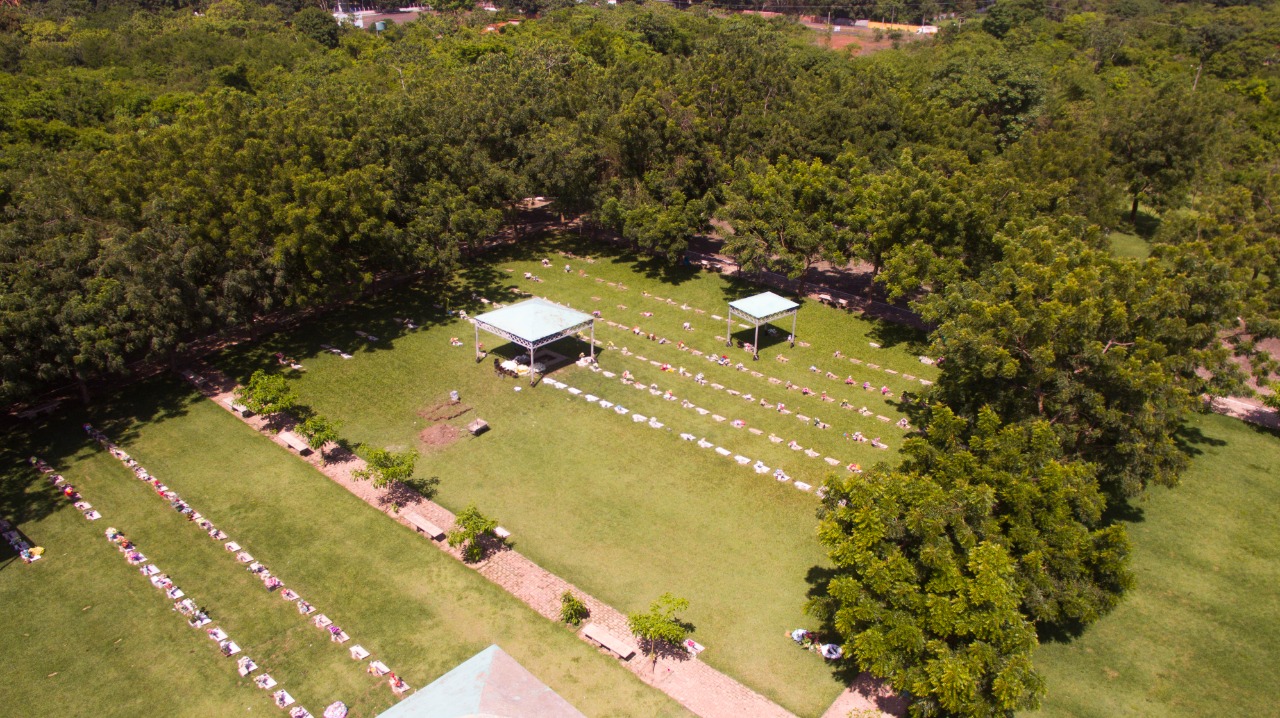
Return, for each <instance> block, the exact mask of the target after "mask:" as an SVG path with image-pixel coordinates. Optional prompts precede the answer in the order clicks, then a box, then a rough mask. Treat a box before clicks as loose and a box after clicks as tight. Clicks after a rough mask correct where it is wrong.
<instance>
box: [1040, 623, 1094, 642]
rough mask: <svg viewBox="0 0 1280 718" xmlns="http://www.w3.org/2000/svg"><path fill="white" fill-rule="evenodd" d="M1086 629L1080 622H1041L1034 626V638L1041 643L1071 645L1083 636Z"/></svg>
mask: <svg viewBox="0 0 1280 718" xmlns="http://www.w3.org/2000/svg"><path fill="white" fill-rule="evenodd" d="M1087 628H1088V626H1086V625H1085V624H1083V623H1081V622H1080V621H1059V622H1055V623H1046V622H1041V623H1037V624H1036V638H1037V639H1038V640H1039V641H1040V642H1041V643H1071V642H1072V641H1074V640H1076V639H1077V638H1079V637H1081V636H1083V635H1084V632H1085V629H1087Z"/></svg>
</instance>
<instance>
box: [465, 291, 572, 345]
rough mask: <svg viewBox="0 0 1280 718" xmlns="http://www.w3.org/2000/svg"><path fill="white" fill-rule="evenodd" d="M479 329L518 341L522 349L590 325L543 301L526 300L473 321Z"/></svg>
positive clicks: (487, 313)
mask: <svg viewBox="0 0 1280 718" xmlns="http://www.w3.org/2000/svg"><path fill="white" fill-rule="evenodd" d="M475 321H476V323H477V324H482V325H484V326H483V327H482V328H483V329H485V330H486V331H491V332H493V333H495V334H499V335H501V336H505V337H507V338H508V339H511V340H512V341H518V342H520V343H522V344H524V345H525V346H529V345H534V346H537V345H540V344H542V343H544V341H543V340H545V339H548V338H559V337H562V336H566V335H568V334H571V333H572V332H574V331H576V330H578V329H581V328H582V327H583V326H585V325H588V324H590V323H591V321H592V317H591V315H590V314H583V313H582V312H579V311H577V310H575V309H570V308H569V307H565V306H562V305H559V304H556V303H555V302H550V301H547V300H546V299H539V298H537V297H535V298H533V299H526V300H525V301H523V302H520V303H519V304H512V305H511V306H508V307H503V308H502V309H495V310H493V311H492V312H486V313H484V314H481V315H480V316H478V317H476V318H475Z"/></svg>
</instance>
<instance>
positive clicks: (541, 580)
mask: <svg viewBox="0 0 1280 718" xmlns="http://www.w3.org/2000/svg"><path fill="white" fill-rule="evenodd" d="M202 369H204V371H203V376H204V377H205V378H206V379H208V380H209V382H208V384H207V385H206V387H205V388H204V395H205V396H206V397H208V398H209V399H211V400H213V401H214V402H216V403H217V404H218V406H220V407H222V408H224V409H226V410H228V411H230V406H229V405H228V401H227V400H228V399H230V398H231V396H232V392H233V390H234V388H235V385H234V384H233V383H231V382H229V381H227V380H226V379H225V378H223V377H221V376H220V375H219V374H218V373H217V372H215V371H212V370H209V369H208V368H207V367H202ZM233 415H234V416H236V417H237V418H240V419H241V420H242V421H244V422H245V423H246V424H249V425H250V426H252V427H253V428H254V429H257V430H258V432H259V433H262V434H263V435H265V436H268V437H269V438H271V439H272V440H273V441H275V442H276V443H277V444H279V445H280V446H285V448H288V447H287V446H286V445H285V444H284V442H283V441H281V440H280V437H279V436H278V435H277V434H275V433H274V432H272V431H270V430H268V429H267V428H266V421H265V420H264V419H263V418H262V417H258V416H254V417H251V418H247V419H246V418H244V417H240V416H239V414H235V413H234V412H233ZM299 458H301V459H302V460H303V461H306V462H307V463H309V464H311V465H312V466H313V467H315V468H316V470H318V471H319V472H320V473H322V474H324V475H325V476H327V477H329V478H330V479H332V480H333V481H334V482H336V483H337V484H339V485H340V486H342V487H343V488H345V489H347V490H348V491H350V492H351V493H353V494H355V495H356V496H358V497H360V498H361V499H362V500H363V501H365V502H366V503H368V504H369V505H370V506H373V507H374V508H376V509H378V510H380V511H382V512H383V513H385V514H387V515H388V516H390V517H391V518H393V519H395V520H396V521H398V522H400V523H401V524H403V525H405V526H408V527H410V528H413V525H412V524H410V523H409V521H408V520H407V519H405V518H404V516H403V515H401V512H407V511H412V512H413V513H417V514H418V515H420V516H422V517H423V518H425V519H427V520H428V521H430V522H431V523H433V524H435V525H437V526H439V527H440V528H441V529H443V530H444V531H446V532H447V531H449V530H450V529H452V528H453V526H454V515H453V512H451V511H449V510H448V509H446V508H444V507H443V506H440V505H439V504H437V503H435V502H433V501H428V500H426V499H424V498H422V497H421V496H419V495H417V494H414V493H411V492H404V491H399V492H394V493H393V492H392V490H390V489H375V488H374V487H373V484H372V483H371V482H369V481H358V480H356V479H354V478H353V476H352V475H353V473H354V472H356V471H358V470H360V469H362V468H364V466H365V463H364V461H363V460H362V459H360V458H358V457H355V456H349V457H343V458H342V459H339V460H334V461H331V462H329V463H327V464H325V463H322V462H321V460H320V457H319V455H318V454H316V453H312V454H310V455H309V456H305V457H299ZM396 502H399V503H400V505H401V508H400V510H399V511H397V510H396V509H395V503H396ZM432 543H433V544H435V545H436V547H437V548H439V549H440V550H441V551H444V552H445V553H447V554H449V555H450V556H453V557H454V558H456V559H458V560H459V561H461V560H462V553H461V551H459V550H458V549H454V548H450V547H449V545H448V544H447V543H445V542H444V541H438V542H437V541H432ZM466 565H468V566H470V567H472V568H474V569H476V570H477V571H479V572H480V574H481V575H483V576H484V577H485V578H487V579H489V580H490V581H492V582H493V583H495V584H497V585H498V586H501V587H502V588H503V589H505V590H506V591H507V592H508V593H510V594H511V595H513V596H515V597H516V598H518V599H520V600H521V601H523V602H524V603H526V604H528V605H529V606H530V607H531V608H533V610H535V611H537V612H538V613H539V614H541V615H543V616H545V617H546V618H548V619H550V620H552V621H556V622H559V620H560V596H561V595H562V594H563V593H564V592H565V591H573V593H574V594H575V595H576V596H578V598H579V599H581V600H582V602H583V603H585V604H586V605H587V608H589V609H590V611H591V621H592V622H593V623H596V624H597V625H601V626H604V627H606V628H608V629H609V630H610V631H611V632H613V633H614V634H616V635H618V636H627V637H629V636H630V635H631V631H630V630H629V629H628V628H627V617H626V616H625V615H624V614H623V613H622V612H620V611H618V610H617V609H615V608H613V607H612V606H609V605H608V604H606V603H604V602H602V601H600V600H599V599H597V598H595V597H594V596H592V595H590V594H588V593H586V592H585V591H583V590H582V589H580V588H578V587H577V586H574V585H573V584H571V583H569V582H568V581H566V580H564V579H562V578H560V577H559V576H556V575H555V574H553V573H551V572H549V571H547V570H545V569H543V568H542V567H541V566H539V565H538V564H536V563H534V562H533V561H531V560H529V559H528V558H526V557H525V556H523V555H522V554H520V553H519V552H518V551H515V550H512V549H504V550H501V551H497V552H495V553H493V554H491V555H490V556H489V557H487V558H486V559H485V560H484V561H481V562H479V563H476V564H466ZM579 638H581V639H582V640H584V641H586V640H587V639H586V638H583V637H582V635H581V634H579ZM601 650H603V649H601ZM621 663H622V665H623V666H625V667H626V668H627V669H629V670H630V671H631V672H632V673H634V674H635V675H636V676H637V677H639V678H640V680H642V681H644V682H645V683H647V684H649V685H651V686H654V687H655V688H657V689H659V690H661V691H662V692H664V693H666V694H667V695H669V696H671V697H672V698H673V699H675V700H676V701H677V702H679V703H680V704H681V705H683V706H684V707H685V708H687V709H689V710H690V711H692V712H693V713H694V714H696V715H698V716H702V718H774V717H777V718H795V716H794V715H793V714H792V713H790V712H789V711H787V710H785V709H784V708H782V706H779V705H778V704H776V703H774V702H773V701H771V700H769V699H768V698H765V697H764V696H762V695H760V694H759V693H756V692H755V691H753V690H751V689H750V688H748V687H746V686H744V685H742V684H741V683H739V682H737V681H735V680H734V679H732V678H730V677H729V676H726V675H725V674H723V673H721V672H720V671H717V670H716V669H714V668H712V667H710V666H708V665H707V664H705V663H703V662H702V661H699V660H697V659H696V658H688V659H684V660H675V659H672V658H660V659H659V660H658V662H657V664H656V666H655V665H654V663H653V662H652V661H650V660H648V659H645V658H644V657H643V656H640V655H637V656H636V657H635V658H633V659H631V660H630V661H622V662H621ZM860 683H862V682H861V681H860ZM864 692H865V693H864ZM868 694H869V695H868ZM882 700H883V699H882V697H881V696H879V695H877V689H876V686H875V685H874V684H872V683H870V682H869V681H868V682H866V683H865V684H863V685H855V686H854V687H852V688H850V689H849V690H846V691H845V692H844V693H843V694H841V696H840V698H838V699H837V700H836V702H835V703H833V704H832V706H831V708H830V709H828V711H827V712H826V713H825V714H824V718H836V717H838V718H844V716H846V715H848V714H849V711H851V710H854V709H866V708H872V709H874V707H875V706H876V705H877V703H878V702H880V701H882ZM881 705H883V703H881ZM868 715H874V714H868ZM883 715H885V716H888V715H890V714H888V713H885V714H883ZM860 718H861V716H860Z"/></svg>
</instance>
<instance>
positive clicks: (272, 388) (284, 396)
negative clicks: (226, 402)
mask: <svg viewBox="0 0 1280 718" xmlns="http://www.w3.org/2000/svg"><path fill="white" fill-rule="evenodd" d="M235 396H236V401H238V402H240V403H241V404H243V405H244V406H245V407H247V408H248V409H249V410H250V411H252V412H254V413H256V414H262V415H263V416H273V415H277V414H283V413H286V412H289V411H292V410H293V409H295V408H296V407H297V406H298V395H297V393H296V392H294V390H293V387H291V386H290V385H289V380H288V379H286V378H284V377H283V376H281V375H280V374H269V373H267V372H265V371H263V370H261V369H259V370H257V371H255V372H254V373H253V375H252V376H250V377H249V383H247V384H245V385H243V386H240V387H237V388H236V391H235Z"/></svg>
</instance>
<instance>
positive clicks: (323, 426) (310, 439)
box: [298, 414, 412, 473]
mask: <svg viewBox="0 0 1280 718" xmlns="http://www.w3.org/2000/svg"><path fill="white" fill-rule="evenodd" d="M339 427H340V424H339V422H337V421H332V420H330V419H326V418H325V417H323V416H320V415H319V414H312V415H311V416H308V417H307V418H306V420H305V421H303V422H302V423H301V424H299V425H298V433H299V434H301V435H302V438H304V439H306V440H307V446H310V447H311V448H312V449H313V450H315V451H316V452H318V453H319V454H320V460H321V461H327V457H326V456H325V453H324V447H325V446H327V445H328V444H330V443H336V442H337V441H339V440H340V439H341V438H342V437H341V435H339V434H338V428H339ZM411 473H412V472H411Z"/></svg>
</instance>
